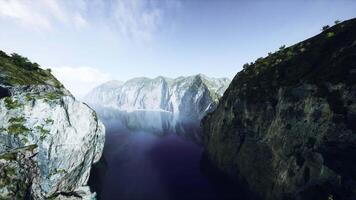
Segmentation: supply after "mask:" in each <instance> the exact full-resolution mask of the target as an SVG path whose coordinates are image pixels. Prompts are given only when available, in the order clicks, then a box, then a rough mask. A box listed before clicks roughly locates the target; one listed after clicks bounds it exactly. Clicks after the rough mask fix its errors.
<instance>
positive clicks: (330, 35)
mask: <svg viewBox="0 0 356 200" xmlns="http://www.w3.org/2000/svg"><path fill="white" fill-rule="evenodd" d="M326 35H327V37H328V38H330V37H333V36H334V35H335V33H334V32H329V33H327V34H326Z"/></svg>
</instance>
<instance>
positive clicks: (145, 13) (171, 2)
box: [111, 0, 180, 42]
mask: <svg viewBox="0 0 356 200" xmlns="http://www.w3.org/2000/svg"><path fill="white" fill-rule="evenodd" d="M178 7H180V1H178V0H161V1H150V0H116V1H113V3H112V6H111V16H112V19H113V21H114V23H115V24H116V28H117V29H118V30H119V32H120V33H121V34H122V35H123V36H124V37H128V38H131V39H133V40H135V41H137V40H138V41H144V42H147V41H150V40H151V39H152V37H153V36H154V34H155V33H156V31H158V30H159V29H160V27H161V25H162V23H163V21H164V17H165V15H166V14H168V13H169V12H170V11H172V9H176V8H178Z"/></svg>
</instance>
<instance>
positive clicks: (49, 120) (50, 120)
mask: <svg viewBox="0 0 356 200" xmlns="http://www.w3.org/2000/svg"><path fill="white" fill-rule="evenodd" d="M45 122H46V124H53V123H54V120H53V119H50V118H47V119H46V120H45Z"/></svg>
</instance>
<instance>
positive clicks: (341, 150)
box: [203, 19, 356, 200]
mask: <svg viewBox="0 0 356 200" xmlns="http://www.w3.org/2000/svg"><path fill="white" fill-rule="evenodd" d="M203 127H204V138H203V139H204V145H205V147H206V150H207V154H208V156H209V159H210V160H211V161H212V162H213V163H214V164H215V165H216V166H217V167H218V168H219V169H220V170H222V171H223V172H225V173H226V174H228V175H229V176H230V177H233V178H234V179H235V180H236V181H239V182H243V183H246V184H247V186H248V188H249V189H250V190H251V191H253V192H255V193H256V194H258V195H259V197H260V198H261V199H334V200H335V199H356V159H355V157H356V19H353V20H349V21H345V22H343V23H340V24H338V25H335V26H333V27H331V28H329V29H327V30H325V31H323V32H322V33H321V34H319V35H317V36H315V37H313V38H310V39H308V40H305V41H303V42H301V43H298V44H296V45H293V46H291V47H289V48H283V47H282V48H280V50H279V51H277V52H275V53H273V54H269V56H267V57H265V58H260V59H258V60H257V61H256V62H255V63H251V64H247V65H245V66H244V69H243V70H242V71H241V72H239V73H238V74H237V75H236V76H235V78H234V79H233V81H232V83H231V84H230V86H229V87H228V89H227V90H226V92H225V94H224V96H223V97H222V98H221V100H220V103H219V105H218V106H217V109H216V110H215V111H214V112H213V113H211V114H208V115H207V116H206V117H205V118H204V119H203Z"/></svg>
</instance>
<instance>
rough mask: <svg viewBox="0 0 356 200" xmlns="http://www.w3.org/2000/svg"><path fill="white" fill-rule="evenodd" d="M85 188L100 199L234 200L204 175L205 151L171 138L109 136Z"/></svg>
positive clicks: (228, 191)
mask: <svg viewBox="0 0 356 200" xmlns="http://www.w3.org/2000/svg"><path fill="white" fill-rule="evenodd" d="M106 135H107V136H106V143H105V148H104V158H105V161H103V160H104V159H103V160H102V161H101V163H100V164H99V165H100V166H96V167H94V168H93V170H92V173H91V177H90V180H89V184H90V185H91V187H92V189H94V190H95V191H96V192H97V193H98V199H104V200H109V199H110V200H111V199H143V200H144V199H167V200H170V199H173V200H174V199H180V200H184V199H187V200H188V199H189V200H190V199H195V200H196V199H237V198H236V197H237V195H238V194H237V193H236V190H235V189H236V188H232V187H231V188H229V187H226V186H222V185H221V183H214V182H212V181H211V180H210V179H209V178H208V177H207V176H205V175H204V174H203V173H202V170H201V159H202V153H203V149H202V147H201V146H199V145H197V144H195V143H194V142H192V141H189V140H186V139H183V138H181V137H179V136H177V135H175V134H167V135H166V136H158V135H155V134H152V133H147V132H108V133H107V134H106Z"/></svg>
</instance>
